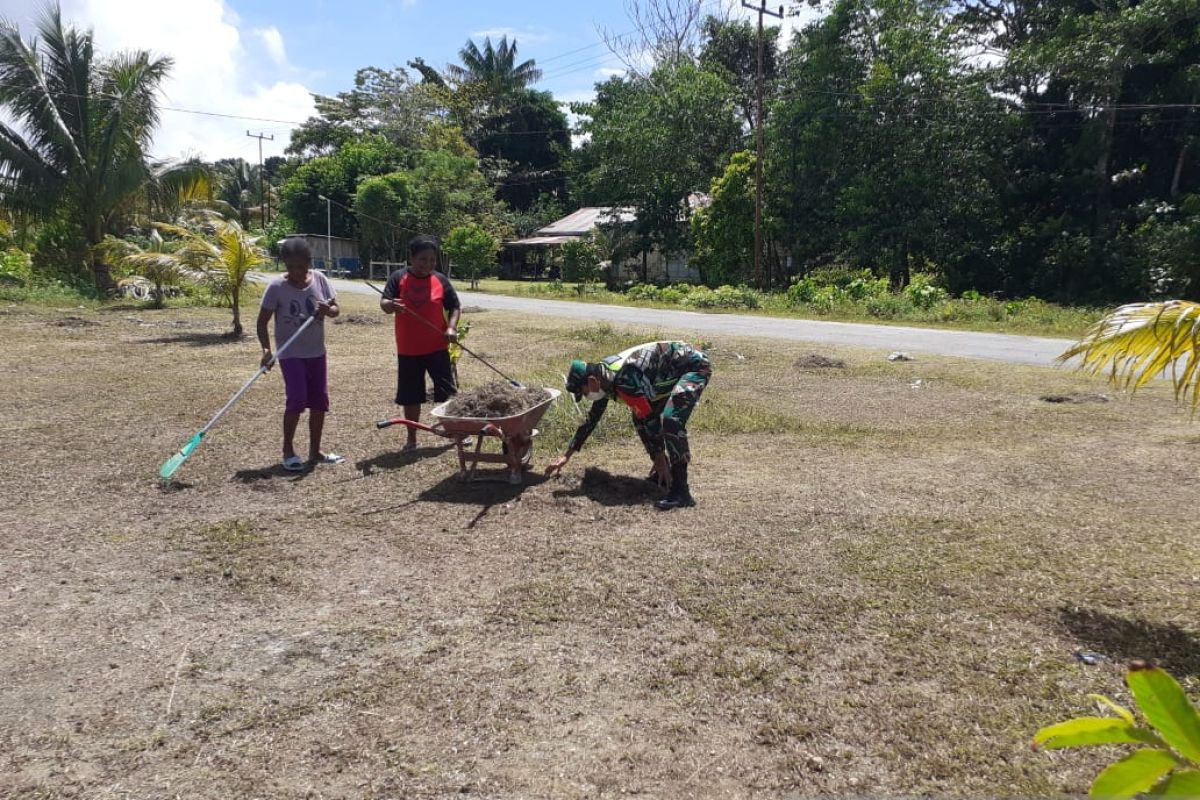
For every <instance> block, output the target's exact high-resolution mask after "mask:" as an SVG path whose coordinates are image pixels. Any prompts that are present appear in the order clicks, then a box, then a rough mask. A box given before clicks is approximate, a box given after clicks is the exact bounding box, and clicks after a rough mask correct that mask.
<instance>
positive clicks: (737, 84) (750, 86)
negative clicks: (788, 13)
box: [700, 16, 779, 129]
mask: <svg viewBox="0 0 1200 800" xmlns="http://www.w3.org/2000/svg"><path fill="white" fill-rule="evenodd" d="M701 31H702V33H703V37H704V44H703V46H702V47H701V50H700V66H701V67H703V68H704V69H706V70H708V71H710V72H715V73H717V74H722V75H724V76H725V79H726V80H727V81H728V82H729V83H730V85H731V86H733V87H734V90H735V91H736V93H737V106H738V111H740V112H741V114H742V119H743V120H744V121H745V123H746V126H747V127H748V128H751V129H752V128H754V126H755V125H756V124H757V121H758V115H757V113H756V106H757V91H758V28H757V26H755V25H754V24H753V23H751V22H749V21H748V20H723V19H720V18H718V17H712V16H710V17H707V18H705V20H704V24H703V26H702V28H701ZM778 42H779V28H773V27H764V28H763V78H764V81H765V82H766V85H767V89H766V91H767V92H768V93H769V92H770V89H771V87H773V86H774V83H775V80H776V78H777V77H778V75H779V44H778Z"/></svg>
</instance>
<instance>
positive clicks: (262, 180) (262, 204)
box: [246, 22, 762, 231]
mask: <svg viewBox="0 0 1200 800" xmlns="http://www.w3.org/2000/svg"><path fill="white" fill-rule="evenodd" d="M759 27H760V28H761V27H762V24H761V22H760V24H759ZM760 33H761V31H760ZM759 48H760V50H761V48H762V43H761V42H759ZM759 62H760V63H759V73H760V76H761V73H762V63H761V62H762V53H761V52H760V53H759ZM760 80H761V77H760ZM759 113H762V112H759ZM246 135H247V136H249V137H250V138H251V139H258V199H259V204H258V210H259V213H260V214H262V227H263V230H264V231H265V230H266V229H267V226H268V225H270V224H271V220H270V216H271V201H270V200H268V199H267V188H266V187H267V184H266V180H267V175H266V173H265V172H263V157H262V143H263V139H266V140H267V141H268V142H273V141H275V134H273V133H272V134H271V135H270V136H267V135H266V134H263V133H251V132H250V131H246Z"/></svg>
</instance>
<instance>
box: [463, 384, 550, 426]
mask: <svg viewBox="0 0 1200 800" xmlns="http://www.w3.org/2000/svg"><path fill="white" fill-rule="evenodd" d="M548 397H550V395H549V393H548V392H547V391H546V390H545V389H538V388H534V387H529V386H513V385H512V384H511V383H503V382H501V381H496V382H495V383H489V384H486V385H484V386H480V387H479V388H478V389H472V390H471V391H469V392H462V393H461V394H458V395H455V397H454V399H452V400H451V401H450V402H449V403H447V404H446V414H447V415H449V416H452V417H469V418H471V419H497V418H500V417H511V416H514V415H516V414H520V413H521V412H522V411H527V410H528V409H531V408H533V407H534V406H536V405H537V404H538V403H542V402H544V401H545V400H546V399H547V398H548Z"/></svg>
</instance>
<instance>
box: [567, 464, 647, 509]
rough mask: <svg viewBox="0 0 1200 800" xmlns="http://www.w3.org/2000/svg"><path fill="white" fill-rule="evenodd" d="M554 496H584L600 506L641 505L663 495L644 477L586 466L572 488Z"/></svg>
mask: <svg viewBox="0 0 1200 800" xmlns="http://www.w3.org/2000/svg"><path fill="white" fill-rule="evenodd" d="M554 496H555V497H586V498H588V499H589V500H592V501H593V502H596V503H599V504H600V505H602V506H610V507H611V506H641V505H646V504H647V503H650V502H653V501H655V500H658V499H659V498H660V497H662V496H663V491H662V489H660V488H659V487H657V486H655V485H654V484H652V483H650V481H648V480H645V479H644V478H631V477H630V476H628V475H613V474H612V473H610V472H606V471H605V470H602V469H599V468H597V467H588V468H587V469H586V470H584V472H583V478H582V480H580V481H579V485H578V486H577V487H575V488H574V489H559V490H558V491H556V492H554Z"/></svg>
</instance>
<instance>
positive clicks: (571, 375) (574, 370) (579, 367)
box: [567, 359, 587, 401]
mask: <svg viewBox="0 0 1200 800" xmlns="http://www.w3.org/2000/svg"><path fill="white" fill-rule="evenodd" d="M586 388H587V362H585V361H580V360H579V359H575V360H574V361H572V362H571V369H569V370H568V371H567V391H568V392H569V393H570V394H571V395H573V396H574V397H575V400H576V401H578V400H579V399H580V398H581V397H583V392H584V390H585V389H586Z"/></svg>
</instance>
